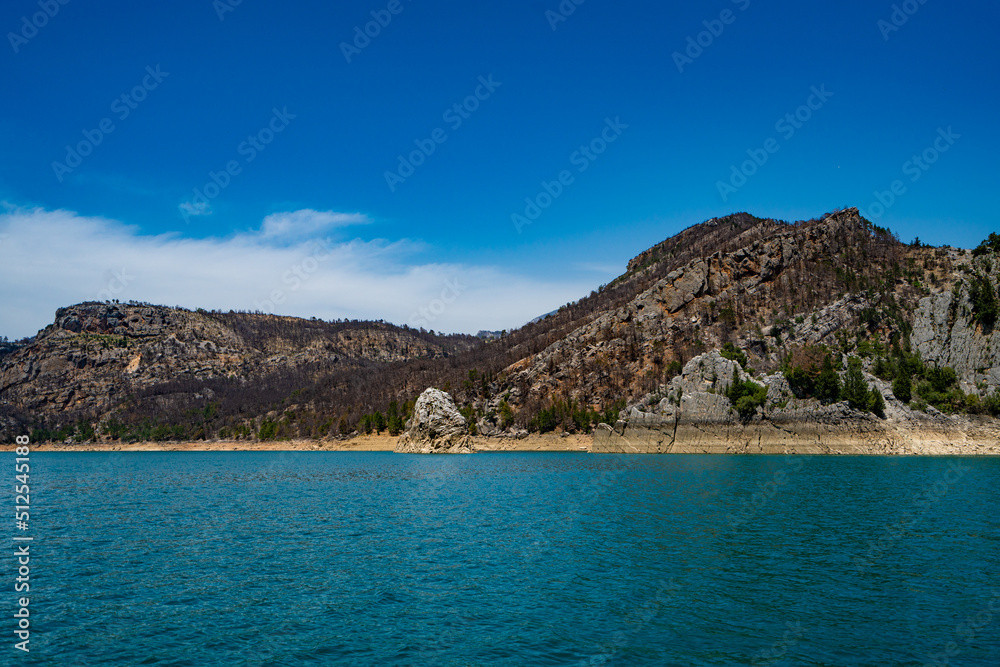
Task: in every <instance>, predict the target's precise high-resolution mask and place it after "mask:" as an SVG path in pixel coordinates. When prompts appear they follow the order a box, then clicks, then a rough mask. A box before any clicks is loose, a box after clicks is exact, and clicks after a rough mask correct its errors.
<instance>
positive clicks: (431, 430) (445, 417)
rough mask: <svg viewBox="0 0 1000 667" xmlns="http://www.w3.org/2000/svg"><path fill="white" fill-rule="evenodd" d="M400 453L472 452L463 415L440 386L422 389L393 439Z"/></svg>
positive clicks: (470, 439)
mask: <svg viewBox="0 0 1000 667" xmlns="http://www.w3.org/2000/svg"><path fill="white" fill-rule="evenodd" d="M395 451H396V452H398V453H401V454H471V453H472V452H473V451H475V447H474V445H473V441H472V437H471V436H470V435H469V427H468V425H466V423H465V417H463V416H462V413H460V412H459V411H458V407H457V406H456V405H455V401H453V400H452V398H451V396H450V395H449V394H446V393H445V392H443V391H441V390H440V389H434V388H430V389H426V390H424V393H422V394H420V397H419V398H418V399H417V402H416V405H414V407H413V416H412V417H410V420H409V421H408V422H406V430H405V431H404V432H403V434H402V435H400V436H399V440H398V441H397V442H396V450H395Z"/></svg>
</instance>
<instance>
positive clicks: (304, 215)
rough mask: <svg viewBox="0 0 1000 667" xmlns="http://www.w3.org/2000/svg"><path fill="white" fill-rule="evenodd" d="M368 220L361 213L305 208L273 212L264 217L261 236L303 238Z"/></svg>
mask: <svg viewBox="0 0 1000 667" xmlns="http://www.w3.org/2000/svg"><path fill="white" fill-rule="evenodd" d="M368 222H370V220H369V219H368V217H367V216H364V215H362V214H360V213H335V212H333V211H314V210H312V209H310V208H305V209H302V210H300V211H291V212H286V213H272V214H271V215H269V216H267V217H266V218H264V224H262V225H261V226H260V233H261V236H263V237H264V238H268V239H270V238H281V239H301V238H303V237H307V236H315V235H316V234H319V233H320V232H324V231H327V230H329V229H332V228H334V227H344V226H347V225H358V224H366V223H368Z"/></svg>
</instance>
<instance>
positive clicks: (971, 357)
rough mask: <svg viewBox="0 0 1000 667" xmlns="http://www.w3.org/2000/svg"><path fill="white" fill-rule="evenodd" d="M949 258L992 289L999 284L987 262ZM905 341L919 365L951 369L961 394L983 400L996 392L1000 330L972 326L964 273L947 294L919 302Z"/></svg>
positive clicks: (957, 253) (962, 254)
mask: <svg viewBox="0 0 1000 667" xmlns="http://www.w3.org/2000/svg"><path fill="white" fill-rule="evenodd" d="M951 253H952V254H953V255H954V259H953V261H956V262H958V261H964V262H968V263H969V264H971V265H972V266H973V269H974V270H975V271H976V272H978V273H980V275H984V276H988V277H989V279H990V281H991V282H992V283H993V284H994V285H996V284H997V283H998V282H1000V276H998V273H1000V272H998V267H997V266H996V265H995V264H996V263H995V262H994V261H993V258H992V257H989V256H987V257H980V258H978V259H977V260H976V261H975V262H974V263H973V262H972V257H971V254H970V253H968V252H967V251H961V250H951ZM911 341H912V343H913V346H914V347H915V348H916V349H917V350H918V351H919V352H920V356H921V357H922V358H923V359H924V361H928V362H931V363H933V364H935V365H937V366H950V367H951V368H954V369H955V372H956V373H957V374H958V377H959V380H960V381H961V384H962V389H963V390H964V391H965V392H967V393H969V392H975V393H983V394H986V393H990V392H992V391H993V390H995V389H997V388H998V387H1000V329H998V328H984V327H983V326H982V325H979V324H977V323H976V322H975V321H974V318H973V313H972V305H971V303H970V301H969V285H968V274H967V273H965V274H964V275H962V276H960V277H959V278H958V280H957V281H956V282H955V285H954V288H953V289H952V290H951V291H943V292H940V293H938V294H933V295H931V296H928V297H925V298H923V299H921V301H920V306H919V308H917V311H916V313H915V314H914V317H913V334H912V335H911Z"/></svg>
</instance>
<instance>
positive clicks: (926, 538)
mask: <svg viewBox="0 0 1000 667" xmlns="http://www.w3.org/2000/svg"><path fill="white" fill-rule="evenodd" d="M3 456H5V457H8V458H9V459H10V461H9V465H7V464H5V465H4V466H3V470H5V471H7V472H6V473H5V474H7V475H8V476H9V477H10V478H11V479H10V481H11V482H13V476H14V472H13V466H14V463H13V458H14V454H12V453H11V454H4V455H3ZM31 459H32V470H31V486H32V489H31V492H32V493H31V495H32V498H31V500H32V512H31V522H32V527H31V532H30V534H31V535H33V536H34V541H33V542H32V543H31V556H32V559H31V577H32V580H31V593H30V595H31V604H30V609H31V619H32V630H33V632H32V636H31V644H30V646H31V653H30V656H25V655H24V654H22V653H21V652H20V651H16V650H14V648H13V643H14V641H16V639H15V638H14V637H13V629H14V621H13V619H12V615H13V612H14V610H15V603H16V602H15V601H16V597H17V594H15V593H13V592H12V588H13V579H14V576H15V575H14V572H15V570H16V564H15V563H14V559H13V557H12V553H13V551H14V549H13V548H12V547H11V548H9V549H6V550H5V554H4V559H3V566H4V567H3V573H2V574H0V577H6V578H7V579H8V581H9V582H10V583H9V584H8V583H0V590H4V591H7V592H6V593H4V594H3V595H2V596H0V605H2V609H3V612H4V613H3V617H4V618H6V619H8V620H7V621H0V636H2V637H6V638H7V640H6V641H7V642H8V643H9V645H8V646H4V647H2V648H0V656H2V657H0V662H2V663H3V664H45V665H77V664H79V665H96V664H111V665H212V664H218V665H229V664H234V665H235V664H250V665H300V664H321V665H337V664H343V665H612V664H614V665H685V666H688V665H746V664H753V665H779V664H786V665H930V664H952V665H997V664H1000V492H998V482H1000V459H992V458H991V459H977V458H905V459H904V458H880V457H809V456H796V457H788V458H786V457H781V456H694V455H691V456H687V455H682V456H632V457H624V456H617V455H594V454H569V453H558V454H541V453H539V454H523V453H522V454H514V453H503V454H500V453H498V454H476V455H473V456H405V455H399V454H392V453H380V452H365V453H312V452H309V453H305V452H303V453H277V452H233V453H220V452H207V453H143V452H136V453H121V454H116V453H75V454H69V453H33V454H32V455H31ZM4 487H5V488H7V489H10V488H11V487H12V484H11V485H7V484H6V483H4ZM5 493H6V494H7V495H5V496H4V498H5V500H6V501H7V502H8V506H12V505H13V495H12V494H10V493H9V492H7V491H5ZM11 511H13V510H12V508H11ZM13 523H14V522H13V517H11V520H10V524H11V526H10V527H9V529H8V535H9V536H13V535H14V534H15V533H16V531H15V530H14V527H13ZM6 539H7V540H8V542H9V540H10V537H7V538H6ZM3 623H6V624H7V626H8V627H6V628H4V627H2V624H3Z"/></svg>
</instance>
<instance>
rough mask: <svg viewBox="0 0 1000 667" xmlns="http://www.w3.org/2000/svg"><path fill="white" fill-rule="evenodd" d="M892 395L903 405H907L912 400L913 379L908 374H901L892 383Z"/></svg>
mask: <svg viewBox="0 0 1000 667" xmlns="http://www.w3.org/2000/svg"><path fill="white" fill-rule="evenodd" d="M892 395H893V396H895V397H896V398H898V399H899V400H901V401H902V402H903V403H909V402H910V399H912V398H913V378H912V377H910V374H909V373H902V374H900V375H899V376H897V377H896V379H895V380H893V381H892Z"/></svg>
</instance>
